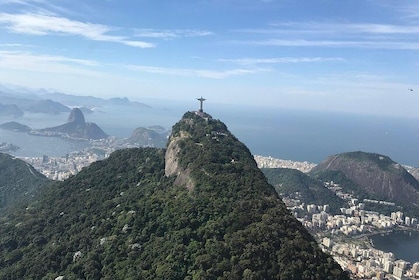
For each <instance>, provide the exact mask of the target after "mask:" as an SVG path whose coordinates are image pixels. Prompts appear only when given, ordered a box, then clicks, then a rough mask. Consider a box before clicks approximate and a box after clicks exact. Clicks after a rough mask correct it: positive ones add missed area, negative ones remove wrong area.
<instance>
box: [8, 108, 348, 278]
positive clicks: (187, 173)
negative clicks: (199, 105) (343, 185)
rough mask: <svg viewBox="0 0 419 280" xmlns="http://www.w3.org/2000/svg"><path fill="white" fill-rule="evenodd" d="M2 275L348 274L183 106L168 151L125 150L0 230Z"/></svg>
mask: <svg viewBox="0 0 419 280" xmlns="http://www.w3.org/2000/svg"><path fill="white" fill-rule="evenodd" d="M0 251H1V254H0V267H1V268H0V279H55V278H56V277H58V276H63V277H64V279H348V277H347V276H346V274H344V273H343V272H342V270H341V268H340V267H339V265H338V264H337V263H336V262H334V261H333V259H332V258H331V257H330V256H329V255H327V254H325V253H323V252H322V251H321V250H320V249H319V247H318V245H317V244H316V242H315V240H314V239H313V237H312V236H311V235H310V234H309V233H308V232H307V231H306V230H305V229H304V228H303V226H302V225H301V224H300V223H299V222H298V221H297V220H296V219H295V218H294V217H293V216H291V215H290V214H289V212H288V210H287V209H286V207H285V205H284V204H283V203H282V201H281V200H280V199H279V198H278V195H277V194H276V192H275V190H274V188H273V187H272V186H271V185H269V184H268V183H267V181H266V179H265V177H264V175H263V173H262V172H261V171H260V170H259V169H258V168H257V166H256V163H255V162H254V160H253V158H252V156H251V154H250V153H249V151H248V149H247V148H246V147H245V146H244V145H243V144H242V143H241V142H239V141H238V140H237V139H236V138H235V137H234V136H233V135H232V134H231V133H230V132H229V131H228V130H227V128H226V126H225V125H224V124H223V123H222V122H220V121H218V120H214V119H212V118H211V117H210V116H205V118H202V117H200V116H197V115H195V114H194V113H187V114H185V115H184V117H183V118H182V119H181V121H180V122H179V123H177V124H176V125H175V126H174V127H173V134H172V136H171V138H170V140H169V143H168V147H167V149H166V150H163V149H155V148H140V149H127V150H119V151H117V152H114V153H113V154H112V155H111V156H110V157H109V158H108V159H106V160H103V161H100V162H96V163H93V164H92V165H91V166H89V167H88V168H84V169H83V170H82V171H81V172H80V173H79V174H77V175H76V176H73V177H71V178H70V179H68V180H66V181H64V182H58V183H56V184H54V185H52V186H49V187H46V188H44V189H43V190H42V193H41V194H40V195H39V196H38V200H37V201H36V202H34V203H33V204H32V205H30V206H29V207H27V208H26V209H25V208H19V209H16V212H15V213H14V215H13V216H9V218H8V221H7V222H6V223H2V224H1V226H0Z"/></svg>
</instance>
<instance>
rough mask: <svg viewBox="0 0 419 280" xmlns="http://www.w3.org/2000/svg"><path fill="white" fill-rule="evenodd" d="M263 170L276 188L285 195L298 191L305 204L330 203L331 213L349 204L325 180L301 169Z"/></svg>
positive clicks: (294, 194) (288, 195)
mask: <svg viewBox="0 0 419 280" xmlns="http://www.w3.org/2000/svg"><path fill="white" fill-rule="evenodd" d="M262 172H263V174H265V176H266V178H267V179H268V181H269V183H270V184H272V185H273V186H274V187H275V190H276V191H277V192H278V193H279V194H281V195H283V196H285V197H295V196H296V193H298V198H299V199H300V201H301V202H304V203H305V204H316V205H325V204H328V205H329V206H330V213H331V214H338V213H340V210H339V209H340V208H342V207H346V205H347V203H346V202H345V201H344V200H342V199H341V198H339V197H338V196H336V194H335V193H334V192H332V191H330V190H329V189H327V188H326V187H325V186H324V184H323V181H321V180H317V179H314V178H312V177H310V176H308V175H307V174H304V173H303V172H301V171H298V170H295V169H289V168H264V169H262Z"/></svg>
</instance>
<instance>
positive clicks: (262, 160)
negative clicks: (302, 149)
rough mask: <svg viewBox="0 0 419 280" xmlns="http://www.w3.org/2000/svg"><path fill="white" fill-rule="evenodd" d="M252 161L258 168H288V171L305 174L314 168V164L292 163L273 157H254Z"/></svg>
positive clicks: (305, 162) (304, 162)
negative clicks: (297, 171) (294, 170)
mask: <svg viewBox="0 0 419 280" xmlns="http://www.w3.org/2000/svg"><path fill="white" fill-rule="evenodd" d="M254 159H255V161H256V163H257V165H258V167H259V168H290V169H297V170H300V171H301V172H304V173H307V172H309V171H310V170H311V169H312V168H313V167H315V166H316V164H315V163H310V162H307V161H292V160H284V159H277V158H273V157H270V156H269V157H264V156H257V155H255V156H254Z"/></svg>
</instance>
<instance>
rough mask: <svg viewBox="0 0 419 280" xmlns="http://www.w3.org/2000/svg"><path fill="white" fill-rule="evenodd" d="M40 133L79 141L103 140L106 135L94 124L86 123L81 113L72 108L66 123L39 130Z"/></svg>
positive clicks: (77, 109)
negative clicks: (78, 139)
mask: <svg viewBox="0 0 419 280" xmlns="http://www.w3.org/2000/svg"><path fill="white" fill-rule="evenodd" d="M40 131H41V133H48V132H49V133H55V134H56V135H59V136H68V137H72V138H81V139H103V138H107V137H108V135H107V134H106V133H105V132H104V131H103V130H102V129H101V128H100V127H99V126H98V125H97V124H95V123H86V122H85V119H84V115H83V112H82V111H81V110H80V109H79V108H74V109H73V110H72V111H71V112H70V115H69V116H68V119H67V123H65V124H63V125H59V126H55V127H50V128H45V129H42V130H40Z"/></svg>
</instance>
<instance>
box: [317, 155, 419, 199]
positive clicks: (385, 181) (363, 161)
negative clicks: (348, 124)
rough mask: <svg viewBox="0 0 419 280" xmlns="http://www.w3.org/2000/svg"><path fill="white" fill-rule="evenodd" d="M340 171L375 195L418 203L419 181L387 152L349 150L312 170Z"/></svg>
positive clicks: (376, 196) (380, 197) (319, 171)
mask: <svg viewBox="0 0 419 280" xmlns="http://www.w3.org/2000/svg"><path fill="white" fill-rule="evenodd" d="M326 171H337V172H340V173H342V174H344V175H345V176H346V177H347V178H348V179H350V180H351V181H352V182H354V183H355V184H357V185H358V186H360V187H362V189H364V190H365V191H366V192H367V193H368V194H370V195H371V196H373V197H375V198H376V199H388V200H392V201H397V202H401V203H413V204H416V205H419V183H418V181H417V180H416V179H415V178H414V177H413V176H412V175H411V174H410V173H409V172H407V170H406V169H404V167H403V166H402V165H400V164H398V163H396V162H394V161H393V160H392V159H390V158H389V157H388V156H385V155H380V154H376V153H366V152H360V151H357V152H348V153H342V154H337V155H333V156H330V157H328V158H327V159H326V160H324V161H323V162H321V163H320V164H318V165H317V166H316V167H314V168H313V169H312V170H311V173H312V174H321V173H322V172H326Z"/></svg>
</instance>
